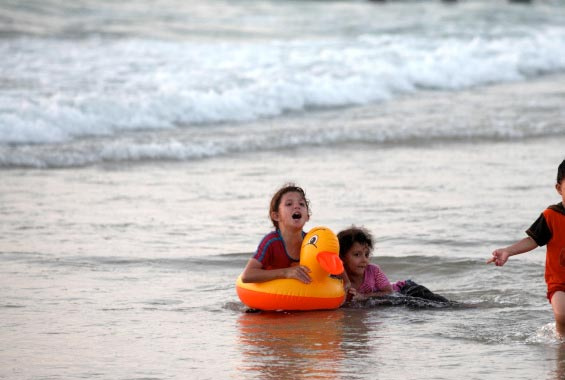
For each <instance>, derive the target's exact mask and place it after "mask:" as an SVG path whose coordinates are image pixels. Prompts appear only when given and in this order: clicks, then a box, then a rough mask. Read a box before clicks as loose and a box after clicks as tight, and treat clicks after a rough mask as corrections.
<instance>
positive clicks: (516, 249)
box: [487, 236, 538, 267]
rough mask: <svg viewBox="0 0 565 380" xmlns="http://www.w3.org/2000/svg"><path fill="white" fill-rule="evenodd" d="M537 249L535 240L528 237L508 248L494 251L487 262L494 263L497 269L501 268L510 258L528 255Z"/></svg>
mask: <svg viewBox="0 0 565 380" xmlns="http://www.w3.org/2000/svg"><path fill="white" fill-rule="evenodd" d="M537 247H538V245H537V243H536V242H535V240H534V239H532V238H531V237H529V236H528V237H526V238H523V239H522V240H520V241H518V242H516V243H514V244H512V245H510V246H508V247H506V248H498V249H496V250H494V252H493V253H492V257H491V258H490V259H488V260H487V264H490V263H494V264H495V265H496V266H497V267H501V266H503V265H504V264H505V263H506V261H508V258H509V257H510V256H514V255H519V254H521V253H526V252H529V251H531V250H532V249H534V248H537Z"/></svg>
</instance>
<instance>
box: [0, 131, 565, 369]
mask: <svg viewBox="0 0 565 380" xmlns="http://www.w3.org/2000/svg"><path fill="white" fill-rule="evenodd" d="M564 142H565V141H564V140H563V138H557V137H554V138H547V139H533V140H526V141H523V140H518V141H500V142H481V143H468V144H461V143H442V144H431V145H423V146H406V145H400V146H395V147H379V146H377V147H374V146H367V145H349V146H342V147H340V152H341V155H340V156H337V155H336V154H335V152H334V151H333V149H331V148H315V149H311V150H306V149H300V150H296V151H281V152H267V153H261V154H252V155H250V156H249V155H243V156H235V157H230V158H229V159H223V158H217V159H212V160H206V161H202V162H198V164H197V165H196V164H194V163H189V164H174V163H172V164H158V165H155V164H145V165H139V166H134V167H113V168H103V167H100V168H91V169H78V170H77V169H72V170H71V169H66V170H49V171H41V170H19V169H15V170H8V171H4V172H3V181H2V185H1V186H2V187H1V191H0V193H1V194H2V205H3V206H2V208H3V210H2V214H3V218H2V222H1V227H2V231H3V233H2V234H1V235H2V237H1V240H0V245H1V246H2V250H1V252H2V253H1V256H0V258H1V260H2V263H3V265H2V269H1V272H2V273H1V275H0V282H1V285H2V289H3V291H2V293H3V295H4V297H3V302H2V307H1V308H2V312H1V314H0V318H1V321H0V322H1V324H2V329H1V333H0V334H1V335H2V340H3V341H5V342H11V344H10V345H9V346H5V347H4V348H2V350H1V355H0V358H1V359H0V360H1V361H2V364H3V365H2V370H1V371H2V372H1V375H2V376H3V377H5V378H19V379H30V378H34V379H35V378H45V379H57V378H80V377H87V378H108V377H111V378H122V379H134V378H158V379H166V378H179V377H186V376H189V377H190V378H202V379H204V378H217V377H228V378H249V377H251V378H281V376H282V378H287V377H293V378H301V377H309V378H327V379H329V378H332V379H333V378H341V377H343V378H390V377H392V378H406V377H417V378H434V379H443V378H445V379H447V378H454V377H465V378H492V379H495V378H500V377H501V376H502V377H507V376H510V377H512V378H517V379H531V378H533V377H536V378H540V377H541V378H547V379H553V378H559V376H560V375H559V374H560V373H563V364H562V362H563V359H562V358H563V357H564V355H563V352H562V351H563V350H562V346H561V345H560V344H559V341H558V340H557V339H556V337H555V331H554V328H553V326H552V323H551V322H552V314H551V309H550V306H549V304H548V303H547V301H546V300H545V287H544V284H543V262H544V251H543V249H539V250H538V251H536V252H534V253H531V254H527V255H523V256H522V257H519V258H513V259H512V260H511V262H509V264H508V265H507V266H505V267H504V268H494V267H492V266H487V265H485V264H484V261H485V259H486V258H488V256H489V254H490V251H491V250H492V249H494V248H496V247H498V246H501V245H504V244H507V243H509V242H511V241H512V240H514V239H518V238H520V237H521V236H523V232H522V231H523V230H524V229H525V228H527V227H528V226H529V224H530V223H531V222H532V221H533V220H534V219H535V218H536V217H537V215H538V212H540V211H541V210H542V209H543V207H545V206H546V205H547V204H551V203H555V202H556V201H557V200H556V196H555V195H554V194H553V192H554V190H553V189H552V188H551V187H552V178H553V174H554V173H553V171H554V168H553V166H554V165H553V164H554V163H555V162H557V161H558V160H559V157H560V155H561V147H562V146H563V143H564ZM540 152H544V153H543V154H540ZM422 157H425V159H422ZM304 163H308V164H304ZM360 163H363V165H360ZM273 168H277V169H276V170H273ZM290 173H292V178H294V179H295V180H297V181H298V182H299V183H300V184H301V185H303V186H304V187H305V188H306V189H307V194H308V196H309V197H310V198H311V200H312V209H313V217H312V220H311V222H309V223H308V224H307V228H309V227H312V226H314V225H319V224H324V225H328V226H330V228H332V229H334V230H335V231H337V230H339V229H341V228H344V227H347V226H348V225H350V224H351V223H356V224H358V225H365V226H367V227H368V228H370V229H371V230H372V231H373V232H374V233H375V235H376V236H377V250H376V251H375V257H374V261H375V262H377V263H378V264H380V265H381V266H382V268H383V269H384V270H385V271H386V273H387V274H388V276H389V278H391V279H392V280H397V279H405V278H412V279H413V280H415V281H417V282H419V283H421V284H424V285H426V286H427V287H429V288H430V289H431V290H433V291H435V292H437V293H439V294H442V295H444V296H446V297H448V298H449V299H452V300H455V301H458V302H460V303H462V304H464V305H465V306H466V307H456V308H445V309H414V308H409V307H404V306H398V307H372V308H361V309H359V308H345V309H341V310H337V311H322V312H312V313H308V312H307V313H260V314H246V313H244V310H245V307H244V306H243V305H242V304H241V303H240V302H239V300H238V299H237V296H236V294H235V290H234V280H235V278H236V276H237V275H238V274H239V273H240V271H241V270H242V268H243V266H244V265H245V263H246V261H247V259H248V258H249V257H250V255H251V253H252V251H253V250H254V248H255V246H256V244H257V243H258V241H259V239H260V237H261V236H262V234H263V233H265V232H266V231H268V229H269V227H268V221H267V219H266V216H265V210H266V206H265V205H266V204H267V202H268V198H269V194H270V192H271V191H272V189H273V188H274V187H275V186H274V185H276V186H278V184H280V183H282V182H283V181H284V180H285V179H289V177H290V176H289V174H290ZM344 173H347V176H345V175H344ZM509 210H512V211H511V215H512V217H511V218H509V217H508V216H509ZM518 279H519V280H518ZM218 357H219V358H220V360H218ZM517 358H519V360H518V359H517ZM29 362H32V363H33V365H32V366H30V365H28V363H29ZM399 363H402V364H401V365H399ZM423 369H425V374H424V375H422V373H423Z"/></svg>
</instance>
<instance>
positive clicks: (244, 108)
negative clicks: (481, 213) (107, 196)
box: [0, 26, 565, 144]
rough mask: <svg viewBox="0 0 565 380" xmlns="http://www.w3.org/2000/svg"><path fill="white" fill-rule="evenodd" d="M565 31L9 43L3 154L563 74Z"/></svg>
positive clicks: (5, 46)
mask: <svg viewBox="0 0 565 380" xmlns="http://www.w3.org/2000/svg"><path fill="white" fill-rule="evenodd" d="M563 51H565V28H558V27H552V28H544V27H543V26H541V27H540V28H539V30H536V31H531V32H530V33H528V34H525V35H523V36H520V37H503V38H499V39H490V40H488V39H485V38H474V39H470V40H462V39H460V38H459V39H457V38H439V39H436V40H430V39H428V38H419V37H417V36H411V37H406V36H387V35H383V36H371V35H362V36H360V37H355V38H353V39H349V40H343V39H337V40H314V41H311V40H304V41H277V42H261V43H240V44H226V43H207V44H204V43H198V44H197V43H190V42H159V41H152V40H127V41H121V40H110V41H108V40H101V39H89V40H86V41H80V43H78V42H76V41H72V40H71V41H66V40H43V39H28V38H20V39H17V40H13V41H11V42H9V43H6V42H5V41H0V55H1V56H2V57H5V59H4V60H3V62H2V63H1V65H2V66H1V67H2V68H1V70H2V71H4V72H6V70H9V71H10V74H11V79H10V81H9V82H8V83H6V84H7V86H4V87H5V88H6V89H5V90H4V91H2V93H0V110H1V111H0V143H11V144H14V143H15V144H24V143H53V142H67V141H71V140H73V139H76V138H80V137H84V136H104V135H112V134H117V133H121V132H123V131H129V130H139V129H157V130H159V129H168V128H171V127H174V126H177V125H195V124H208V123H218V122H238V121H250V120H257V119H260V118H264V117H273V116H278V115H281V114H283V113H286V112H289V111H303V110H308V109H310V108H327V107H336V106H337V107H342V106H350V105H363V104H371V103H375V102H382V101H385V100H387V99H391V98H394V97H398V96H401V95H403V94H406V93H414V92H416V91H420V90H422V89H438V90H460V89H465V88H469V87H473V86H479V85H484V84H490V83H500V82H508V81H519V80H523V79H525V78H528V77H531V76H534V75H538V74H540V73H552V72H558V71H563V70H565V55H563V54H562V52H563Z"/></svg>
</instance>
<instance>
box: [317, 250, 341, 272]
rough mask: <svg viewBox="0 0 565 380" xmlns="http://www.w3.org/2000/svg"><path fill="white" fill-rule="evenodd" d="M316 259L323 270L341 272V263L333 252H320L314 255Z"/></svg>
mask: <svg viewBox="0 0 565 380" xmlns="http://www.w3.org/2000/svg"><path fill="white" fill-rule="evenodd" d="M316 260H318V264H320V266H321V267H322V269H323V270H325V271H326V272H328V273H329V274H333V275H338V274H341V273H343V263H342V262H341V260H340V258H339V256H338V255H336V254H335V252H320V253H318V254H317V255H316Z"/></svg>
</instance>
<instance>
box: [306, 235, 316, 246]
mask: <svg viewBox="0 0 565 380" xmlns="http://www.w3.org/2000/svg"><path fill="white" fill-rule="evenodd" d="M317 242H318V235H314V236H312V237H311V238H310V240H308V244H313V245H316V243H317Z"/></svg>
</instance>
